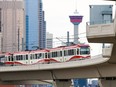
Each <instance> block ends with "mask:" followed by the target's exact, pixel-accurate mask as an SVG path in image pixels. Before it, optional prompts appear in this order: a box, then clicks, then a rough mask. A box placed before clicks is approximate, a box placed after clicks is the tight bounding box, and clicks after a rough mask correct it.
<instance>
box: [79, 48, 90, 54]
mask: <svg viewBox="0 0 116 87" xmlns="http://www.w3.org/2000/svg"><path fill="white" fill-rule="evenodd" d="M80 54H81V55H82V54H83V55H84V54H90V49H89V48H88V47H81V48H80Z"/></svg>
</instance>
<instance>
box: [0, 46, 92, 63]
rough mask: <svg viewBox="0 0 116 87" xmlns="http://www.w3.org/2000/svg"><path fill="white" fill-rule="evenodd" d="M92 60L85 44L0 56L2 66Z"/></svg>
mask: <svg viewBox="0 0 116 87" xmlns="http://www.w3.org/2000/svg"><path fill="white" fill-rule="evenodd" d="M88 58H90V46H89V45H85V44H78V45H71V46H60V47H56V48H51V49H42V50H34V51H21V52H14V53H4V54H1V55H0V64H1V65H30V64H38V63H42V64H49V63H62V62H69V61H76V60H81V59H88Z"/></svg>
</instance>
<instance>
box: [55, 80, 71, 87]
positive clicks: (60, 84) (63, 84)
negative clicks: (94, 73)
mask: <svg viewBox="0 0 116 87" xmlns="http://www.w3.org/2000/svg"><path fill="white" fill-rule="evenodd" d="M71 84H72V82H71V80H70V79H65V80H64V79H63V80H55V84H54V87H70V86H71Z"/></svg>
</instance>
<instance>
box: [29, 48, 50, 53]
mask: <svg viewBox="0 0 116 87" xmlns="http://www.w3.org/2000/svg"><path fill="white" fill-rule="evenodd" d="M45 52H49V50H48V49H42V50H33V51H30V53H45Z"/></svg>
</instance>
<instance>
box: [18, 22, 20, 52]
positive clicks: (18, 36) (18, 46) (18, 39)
mask: <svg viewBox="0 0 116 87" xmlns="http://www.w3.org/2000/svg"><path fill="white" fill-rule="evenodd" d="M19 24H20V23H19V20H18V51H19V50H20V34H19V31H20V26H19Z"/></svg>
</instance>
